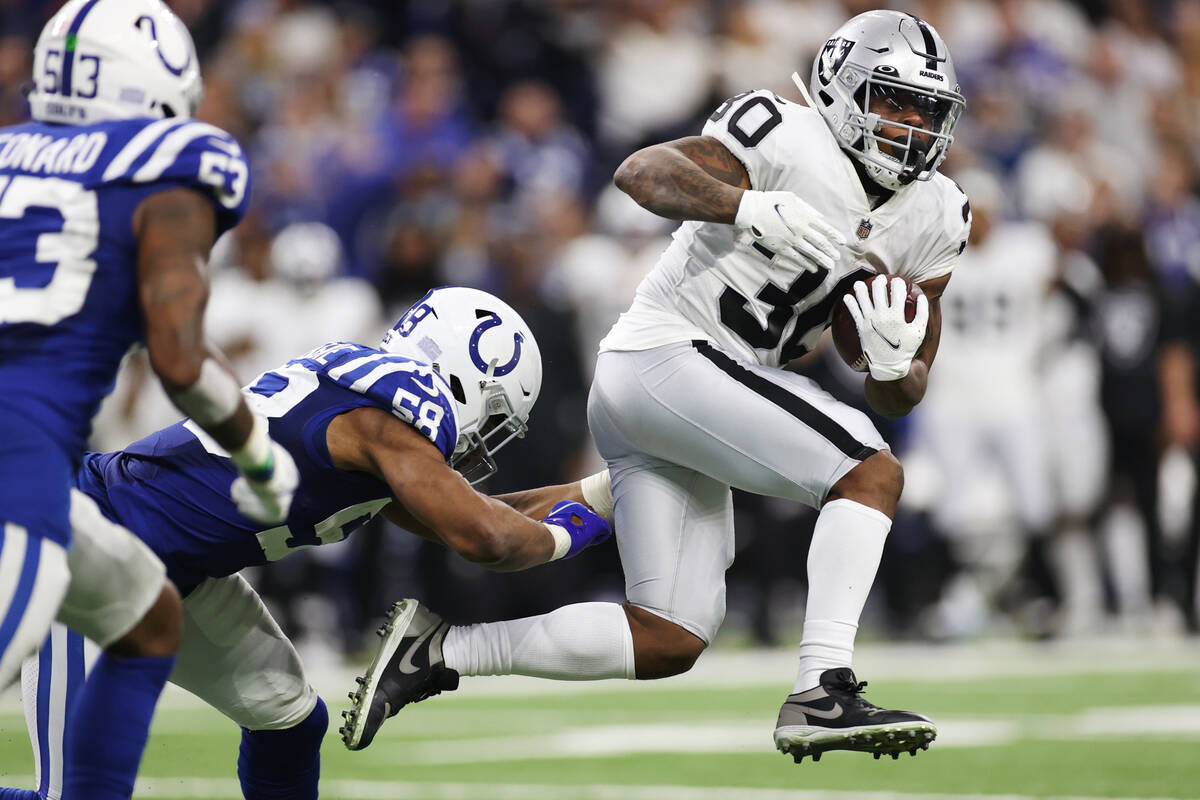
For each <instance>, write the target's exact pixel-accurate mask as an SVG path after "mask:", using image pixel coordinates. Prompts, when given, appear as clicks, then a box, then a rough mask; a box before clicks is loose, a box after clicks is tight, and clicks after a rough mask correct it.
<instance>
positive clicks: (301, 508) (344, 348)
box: [78, 342, 458, 593]
mask: <svg viewBox="0 0 1200 800" xmlns="http://www.w3.org/2000/svg"><path fill="white" fill-rule="evenodd" d="M244 395H245V397H246V400H247V402H248V403H249V404H250V407H251V408H252V409H253V410H254V411H255V412H256V413H259V414H262V415H263V416H265V417H267V419H268V421H269V424H270V430H271V438H272V439H274V440H275V441H277V442H279V443H280V444H281V445H283V446H284V447H285V448H287V450H288V452H290V453H291V454H292V457H293V458H294V459H295V461H296V466H297V468H298V469H299V471H300V485H299V487H298V488H297V490H296V496H295V499H294V500H293V501H292V508H291V511H290V512H289V514H288V518H287V521H286V524H284V525H280V526H276V527H270V528H264V527H263V526H262V525H261V524H259V523H256V522H254V521H253V520H250V519H247V518H246V517H244V516H242V515H241V514H240V513H239V512H238V510H237V508H236V507H235V506H234V504H233V501H232V500H230V497H229V489H230V486H231V485H232V484H233V481H234V479H235V478H236V477H237V471H236V469H235V468H234V466H233V463H232V462H231V461H230V459H229V457H228V455H227V454H226V453H225V451H224V450H222V449H221V448H220V446H219V445H217V444H216V442H214V441H212V439H210V438H209V437H208V436H207V435H205V433H204V432H203V431H202V430H201V429H200V428H199V427H198V426H196V425H195V424H194V423H192V422H190V421H187V422H181V423H178V424H176V425H172V426H171V427H169V428H166V429H164V430H161V431H159V432H158V433H155V434H152V435H150V436H148V437H146V438H145V439H142V440H141V441H139V442H135V443H134V444H132V445H130V446H129V447H128V448H126V449H125V450H121V451H118V452H115V453H104V454H99V453H92V454H89V455H88V456H87V457H86V458H85V459H84V464H83V468H82V469H81V470H80V471H79V476H78V485H79V488H80V489H81V490H83V491H84V492H87V493H88V494H89V495H91V496H92V498H94V499H95V500H96V502H97V503H99V505H100V507H101V508H102V509H104V511H105V513H106V514H108V515H109V516H110V517H111V518H112V519H114V520H116V521H117V522H119V523H121V524H122V525H124V526H125V527H127V528H129V529H130V530H131V531H133V532H134V534H136V535H137V536H138V537H139V538H140V539H142V540H143V541H145V542H146V543H147V544H148V545H150V548H151V549H152V550H154V552H155V553H156V554H157V555H158V557H159V558H161V559H162V560H163V563H165V564H166V565H167V574H168V575H169V576H170V578H171V580H173V581H174V582H175V584H176V585H177V586H178V587H179V589H180V591H182V592H185V593H186V592H188V591H191V590H192V589H193V588H195V586H196V585H197V584H199V583H200V582H201V581H203V580H204V579H205V578H208V577H221V576H224V575H229V574H232V573H234V572H237V571H238V570H241V569H243V568H245V567H249V566H254V565H258V564H265V563H267V562H269V561H275V560H278V559H280V558H282V557H283V556H285V555H287V554H288V553H291V552H293V551H295V550H298V549H301V548H304V547H311V546H314V545H319V544H328V543H330V542H337V541H341V540H342V539H344V538H345V537H346V535H347V534H349V533H350V532H351V531H353V530H354V529H355V528H357V527H359V526H360V525H362V524H363V523H365V522H366V521H367V520H369V519H370V518H371V517H373V516H374V515H375V514H377V513H378V512H379V511H380V510H381V509H382V508H383V507H384V506H385V505H387V503H388V502H389V501H390V500H391V497H392V492H391V489H389V488H388V486H387V484H386V483H384V482H383V481H381V480H378V479H377V478H375V477H373V476H371V475H368V474H366V473H362V472H349V471H345V470H339V469H337V468H336V467H334V465H333V463H332V461H331V460H330V456H329V448H328V446H327V445H326V441H325V431H326V429H327V428H328V427H329V423H330V422H332V421H333V419H334V417H336V416H338V415H339V414H343V413H345V412H347V411H352V410H354V409H356V408H364V407H367V408H380V409H383V410H385V411H388V412H390V413H392V414H394V415H395V416H397V417H399V418H400V419H401V420H403V421H404V422H407V423H408V424H409V425H412V426H413V427H414V428H415V429H416V430H418V431H419V432H420V433H422V434H424V435H425V437H426V438H428V439H429V440H430V441H431V442H432V443H433V445H434V446H435V447H437V448H438V450H440V451H441V453H442V456H443V457H445V458H449V456H450V454H451V453H453V452H454V446H455V443H456V441H457V439H458V420H457V417H456V411H455V408H456V407H455V403H454V398H453V395H452V393H451V390H450V387H449V386H448V385H447V384H446V382H445V381H444V380H443V379H442V377H441V376H440V375H438V374H437V373H436V372H434V371H433V369H432V368H431V367H430V366H429V365H427V364H423V363H421V362H419V361H415V360H413V359H411V358H406V357H405V356H399V355H394V354H390V353H385V352H382V351H380V350H376V349H374V348H370V347H364V346H362V345H359V344H350V343H347V342H334V343H332V344H327V345H325V346H323V347H320V348H318V349H316V350H314V351H312V352H311V353H308V354H307V355H305V356H303V357H301V358H298V359H295V360H293V361H290V362H288V363H287V365H285V366H283V367H280V368H279V369H276V370H273V371H271V372H265V373H263V374H262V375H261V376H259V378H258V380H256V381H255V382H254V383H253V384H251V386H250V387H249V388H248V389H247V390H246V391H244Z"/></svg>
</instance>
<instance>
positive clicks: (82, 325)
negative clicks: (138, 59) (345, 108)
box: [0, 118, 249, 459]
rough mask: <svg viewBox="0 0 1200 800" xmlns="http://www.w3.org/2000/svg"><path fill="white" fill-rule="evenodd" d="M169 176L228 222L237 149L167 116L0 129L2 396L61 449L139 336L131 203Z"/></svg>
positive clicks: (237, 189) (245, 181)
mask: <svg viewBox="0 0 1200 800" xmlns="http://www.w3.org/2000/svg"><path fill="white" fill-rule="evenodd" d="M174 187H187V188H192V189H196V190H198V191H200V192H202V193H203V194H205V195H206V196H207V197H210V198H211V199H212V202H213V205H214V206H215V207H216V210H217V233H218V234H219V233H221V232H223V231H225V230H226V229H228V228H231V227H233V226H234V225H236V224H237V223H238V221H239V220H240V219H241V217H242V215H243V214H244V213H245V210H246V204H247V198H248V197H249V171H248V168H247V166H246V161H245V158H244V156H243V155H242V150H241V148H240V147H239V146H238V144H237V142H235V141H234V140H233V139H232V138H231V137H230V136H229V135H228V134H226V133H225V132H224V131H222V130H220V129H219V128H215V127H213V126H212V125H208V124H205V123H203V122H196V121H194V120H188V119H179V118H175V119H162V120H153V119H133V120H114V121H110V122H101V123H97V124H94V125H86V126H73V125H55V124H46V123H38V122H32V123H28V124H25V125H18V126H15V127H10V128H4V129H0V387H3V391H2V392H0V404H3V407H4V408H6V409H7V410H9V411H10V412H15V413H16V414H17V416H19V417H22V418H25V419H27V420H28V422H29V424H30V425H31V426H36V427H37V428H39V429H41V430H43V431H45V432H46V433H47V434H48V435H50V436H51V437H52V438H53V439H54V441H55V442H57V443H58V444H59V445H60V446H61V447H62V448H63V449H64V451H65V452H66V453H67V454H68V455H69V457H70V458H72V459H77V458H79V457H80V455H82V453H83V450H84V448H85V443H86V440H87V436H88V431H89V429H90V425H91V419H92V416H93V415H94V414H95V412H96V409H97V407H98V406H99V404H100V401H101V400H102V399H103V398H104V396H105V395H106V394H108V392H109V390H110V389H111V388H112V383H113V379H114V377H115V375H116V371H117V366H118V364H119V363H120V360H121V357H122V356H123V355H124V354H125V353H126V351H128V350H129V348H130V346H132V345H133V344H135V343H136V342H139V341H140V340H141V339H142V312H141V306H140V303H139V300H138V292H137V241H136V239H135V238H134V235H133V226H132V219H133V213H134V211H135V209H137V207H138V204H139V203H141V201H142V200H144V199H145V198H146V197H148V196H150V195H152V194H154V193H156V192H160V191H163V190H164V189H170V188H174Z"/></svg>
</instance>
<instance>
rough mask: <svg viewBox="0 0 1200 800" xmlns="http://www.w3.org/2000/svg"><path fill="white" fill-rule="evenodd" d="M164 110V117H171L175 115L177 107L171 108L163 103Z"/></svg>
mask: <svg viewBox="0 0 1200 800" xmlns="http://www.w3.org/2000/svg"><path fill="white" fill-rule="evenodd" d="M162 110H163V116H164V117H167V118H170V117H173V116H175V109H173V108H171V107H170V106H169V105H167V104H166V103H163V104H162Z"/></svg>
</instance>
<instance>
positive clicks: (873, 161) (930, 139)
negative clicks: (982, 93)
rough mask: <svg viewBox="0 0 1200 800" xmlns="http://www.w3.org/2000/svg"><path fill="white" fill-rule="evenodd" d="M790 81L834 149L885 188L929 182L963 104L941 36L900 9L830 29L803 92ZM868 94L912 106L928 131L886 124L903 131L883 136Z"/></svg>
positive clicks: (801, 84) (871, 14)
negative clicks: (835, 145) (835, 142)
mask: <svg viewBox="0 0 1200 800" xmlns="http://www.w3.org/2000/svg"><path fill="white" fill-rule="evenodd" d="M792 80H794V81H795V82H796V85H797V86H799V87H800V91H801V92H802V93H803V94H804V96H805V99H806V100H807V101H808V103H809V105H811V106H813V107H814V108H816V109H817V111H819V112H820V113H821V116H822V117H824V118H825V123H826V124H827V125H828V126H829V129H830V130H831V131H833V135H834V136H835V137H836V138H837V140H838V144H840V145H841V146H842V148H843V149H844V150H845V151H846V152H847V153H848V154H849V155H850V156H851V157H852V158H854V159H856V160H857V161H858V162H859V163H861V164H862V165H863V168H864V169H865V170H866V171H867V174H868V175H869V176H870V178H871V179H872V180H874V181H875V182H876V183H878V184H879V185H880V186H882V187H884V188H885V189H892V190H895V189H899V188H900V187H901V186H906V185H907V184H909V183H912V182H913V181H914V180H918V181H927V180H929V179H930V178H932V177H933V174H934V173H935V172H936V171H937V168H938V166H939V165H940V164H941V163H942V161H943V160H944V159H945V158H946V151H947V150H949V149H950V144H951V143H952V142H953V141H954V127H955V125H957V124H958V118H959V117H960V116H961V115H962V112H963V109H964V108H965V107H966V101H965V100H964V99H963V96H962V91H961V87H960V86H959V85H958V78H957V77H956V75H955V72H954V62H953V61H951V59H950V50H949V48H947V47H946V43H945V42H944V41H942V37H941V36H939V35H938V33H937V31H935V30H934V29H933V27H932V26H931V25H930V24H929V23H927V22H925V21H924V20H922V19H920V18H918V17H914V16H913V15H911V14H904V13H901V12H899V11H868V12H866V13H865V14H859V15H858V16H857V17H854V18H853V19H851V20H850V21H849V22H847V23H846V24H845V25H843V26H842V27H840V28H838V29H837V30H836V31H834V34H833V36H831V37H829V39H828V40H827V41H826V42H825V46H824V47H822V48H821V52H819V53H818V54H817V57H816V58H815V59H814V60H813V67H812V76H811V78H810V79H809V82H808V88H807V90H806V88H805V85H804V81H803V79H801V78H800V76H799V75H797V74H793V75H792ZM810 91H811V94H810V93H809V92H810ZM872 97H880V98H883V99H884V100H886V101H887V102H890V103H892V104H893V105H896V106H897V107H904V106H908V105H912V106H914V107H915V108H917V109H918V110H919V111H920V112H921V115H922V117H924V121H925V122H926V124H927V125H928V127H916V126H912V125H906V124H902V123H899V122H890V121H889V122H887V123H886V124H887V125H890V126H894V127H896V128H900V129H902V130H904V131H905V134H904V135H903V136H901V137H897V138H896V139H887V138H884V137H883V136H881V135H880V127H881V125H882V124H883V123H881V118H880V115H879V114H877V113H872V112H871V98H872ZM814 99H815V102H814ZM918 134H919V136H918ZM922 139H924V141H922ZM881 142H882V143H883V144H884V147H882V148H881V147H880V143H881Z"/></svg>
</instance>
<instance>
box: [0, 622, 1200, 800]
mask: <svg viewBox="0 0 1200 800" xmlns="http://www.w3.org/2000/svg"><path fill="white" fill-rule="evenodd" d="M702 662H703V663H702V665H701V667H699V668H698V669H697V671H695V672H694V673H692V674H690V675H688V676H685V677H683V678H679V679H674V680H668V681H662V682H656V683H641V684H626V683H608V684H561V683H560V684H551V683H546V682H538V681H533V680H530V679H498V678H494V679H474V680H466V681H464V683H463V687H462V689H461V690H460V691H459V692H456V693H454V694H450V695H446V696H443V697H439V698H435V699H433V700H431V701H429V702H427V703H423V704H421V705H419V706H414V707H411V708H409V709H406V710H404V711H402V712H401V714H400V715H399V716H397V717H396V718H395V719H393V720H392V721H391V722H390V723H389V724H388V725H387V726H386V727H385V728H384V729H383V732H382V733H381V734H380V736H379V737H378V738H377V739H376V741H375V743H374V744H373V745H372V746H371V748H370V749H368V750H366V751H364V752H362V753H349V752H347V751H345V750H344V749H343V748H342V746H341V742H340V740H339V739H338V737H337V734H336V723H335V724H334V725H332V726H331V727H333V728H334V729H335V730H331V731H330V735H329V738H328V739H327V741H326V746H325V749H324V753H323V760H324V778H323V783H322V787H323V790H322V797H326V798H345V800H354V799H355V798H405V799H406V800H407V799H413V800H416V799H417V798H421V799H424V798H429V799H430V800H432V799H433V798H463V799H464V800H466V799H467V798H472V799H476V798H478V799H479V800H489V799H491V798H496V799H497V800H501V799H503V800H550V799H552V798H604V799H607V798H612V799H613V800H617V799H618V798H620V799H621V800H651V799H653V800H717V799H718V798H722V799H723V798H732V799H734V800H736V799H737V798H746V799H747V800H775V798H796V799H797V800H825V799H826V798H829V799H830V800H832V799H833V798H836V799H837V800H851V798H865V800H883V799H884V798H896V799H897V800H900V799H901V798H903V800H917V798H935V799H937V800H941V799H942V798H945V800H949V798H967V797H992V798H999V797H1003V798H1005V800H1014V799H1015V798H1021V797H1059V798H1063V797H1071V798H1091V797H1096V798H1099V797H1123V798H1194V797H1200V648H1197V647H1196V646H1195V645H1190V644H1180V643H1174V644H1170V645H1163V644H1161V643H1158V644H1147V643H1132V644H1127V645H1123V646H1117V645H1114V644H1112V643H1093V644H1091V645H1086V646H1085V645H1058V646H1055V647H1051V648H1045V647H1035V646H1029V645H1018V644H1016V643H992V644H988V645H979V646H971V647H964V646H959V647H955V648H921V647H903V648H896V647H883V646H879V647H874V648H870V647H867V648H863V649H862V652H861V654H860V656H859V659H858V666H859V673H860V677H861V678H866V679H868V680H870V681H871V686H870V687H869V688H868V690H867V697H868V698H869V699H872V700H874V701H875V702H877V703H880V704H883V705H890V706H892V707H906V708H913V709H916V710H920V711H922V712H925V713H927V714H929V715H930V716H931V717H933V718H934V720H935V721H936V722H937V723H938V724H939V727H940V736H939V740H938V741H937V742H936V743H935V744H934V745H933V747H932V748H931V749H930V750H929V751H928V752H924V753H920V754H919V755H918V756H917V757H916V758H912V757H909V756H907V755H905V756H902V757H901V759H900V760H898V761H891V760H889V759H882V760H879V761H875V760H872V759H871V758H870V757H869V756H866V755H863V754H857V753H830V754H827V755H826V756H825V757H824V758H823V759H822V760H821V762H820V763H819V764H813V763H811V762H809V761H805V763H804V764H803V765H802V766H796V765H794V764H793V763H792V762H791V760H790V759H789V758H786V757H784V756H782V755H780V754H778V753H776V752H775V751H774V750H773V749H772V744H771V729H772V727H773V723H774V717H775V714H776V712H777V711H778V708H779V703H780V701H781V699H782V695H783V693H786V691H787V689H788V687H790V684H791V677H792V676H791V669H792V666H791V665H792V663H793V662H792V657H791V656H790V655H789V654H787V653H779V652H770V653H732V654H723V653H720V652H718V653H713V654H709V655H708V656H706V657H705V658H704V659H702ZM316 682H317V683H318V686H320V687H322V689H323V694H324V696H325V698H326V701H327V702H328V703H329V706H330V710H331V715H333V716H336V715H337V713H338V711H340V709H342V708H344V707H346V703H345V702H344V701H343V700H341V699H339V695H338V694H337V693H336V692H338V691H339V690H340V691H344V689H345V688H347V684H352V683H353V681H352V679H350V677H349V674H348V673H330V674H322V675H320V676H317V679H316ZM237 742H238V734H237V730H236V729H235V728H234V727H233V725H232V724H231V723H229V722H227V721H225V720H224V718H223V717H221V716H219V715H218V714H216V713H215V712H213V711H211V710H209V709H207V708H204V707H200V706H198V705H197V704H196V703H195V702H194V701H191V700H190V699H189V698H187V697H184V696H183V695H182V693H180V692H175V693H173V694H171V695H170V696H169V697H167V699H166V700H165V701H164V704H163V706H162V707H161V708H160V711H159V714H158V716H157V718H156V722H155V728H154V731H153V734H152V737H151V742H150V746H149V749H148V751H147V755H146V759H145V762H144V764H143V768H142V776H143V780H142V784H141V787H142V788H141V790H140V791H139V793H138V795H137V796H138V797H144V798H177V797H211V798H236V797H240V794H239V793H238V789H237V782H236V779H235V775H234V760H235V758H236V750H237ZM29 752H30V751H29V747H28V744H27V742H26V739H25V735H24V725H23V720H22V718H21V717H20V716H19V711H18V709H17V708H16V706H15V704H14V698H13V697H12V696H11V695H8V696H6V697H5V698H4V700H3V701H0V772H3V773H5V774H6V775H9V776H16V777H17V778H20V776H28V775H30V774H31V772H32V763H31V759H30V755H29ZM20 780H21V781H22V782H23V785H25V786H29V785H31V779H30V778H28V777H25V778H20ZM5 782H6V783H12V782H14V781H13V778H12V777H10V779H9V780H8V781H5Z"/></svg>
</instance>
